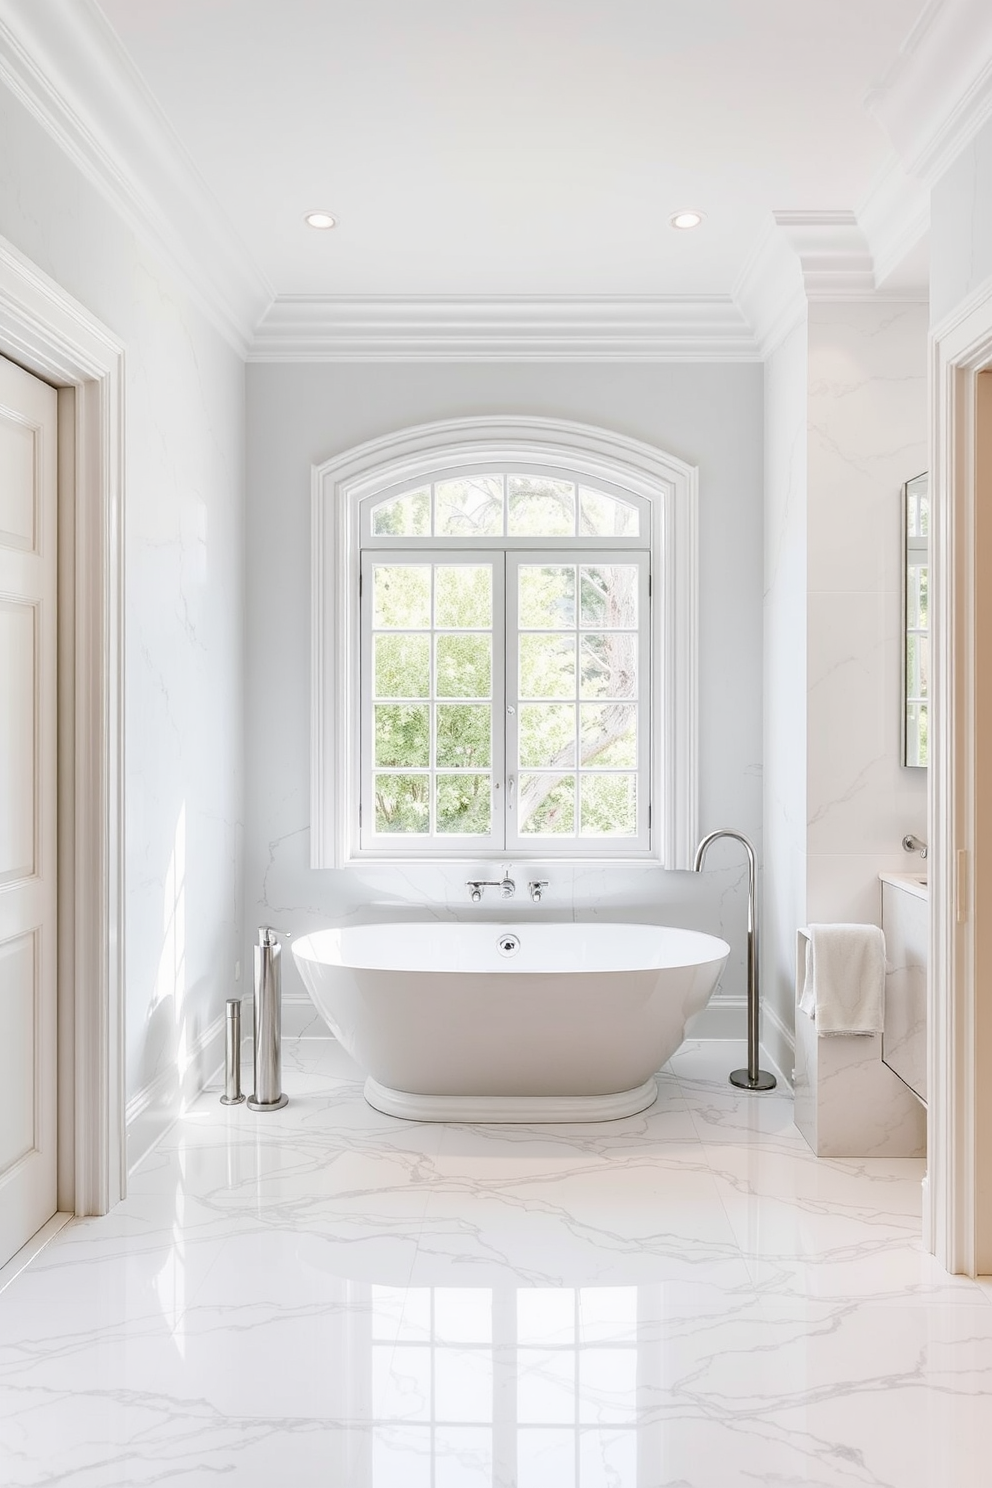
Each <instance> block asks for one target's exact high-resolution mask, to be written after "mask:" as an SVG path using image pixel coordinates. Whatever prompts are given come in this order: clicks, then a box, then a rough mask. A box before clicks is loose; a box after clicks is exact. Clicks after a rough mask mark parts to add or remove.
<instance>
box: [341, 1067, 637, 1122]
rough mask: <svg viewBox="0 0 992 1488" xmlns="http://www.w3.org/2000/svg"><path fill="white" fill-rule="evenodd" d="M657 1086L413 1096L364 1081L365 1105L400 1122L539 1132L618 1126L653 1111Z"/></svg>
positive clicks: (377, 1082)
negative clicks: (517, 1126)
mask: <svg viewBox="0 0 992 1488" xmlns="http://www.w3.org/2000/svg"><path fill="white" fill-rule="evenodd" d="M657 1096H658V1086H657V1085H656V1083H655V1080H654V1076H652V1077H651V1079H649V1080H645V1081H644V1084H643V1085H638V1086H637V1088H636V1089H634V1090H619V1091H617V1092H616V1093H615V1094H613V1095H413V1094H411V1092H410V1091H408V1090H393V1089H391V1088H390V1086H388V1085H380V1084H379V1081H378V1080H373V1078H372V1076H371V1075H369V1077H368V1079H367V1080H366V1081H365V1099H366V1100H367V1101H368V1103H369V1105H370V1106H374V1107H375V1109H376V1110H377V1111H383V1112H385V1114H386V1115H387V1116H401V1117H402V1118H403V1119H404V1120H405V1121H451V1122H454V1123H455V1124H460V1123H464V1122H481V1123H485V1124H486V1125H487V1126H488V1125H489V1124H491V1123H494V1122H501V1121H507V1122H513V1121H516V1122H522V1123H525V1124H526V1125H528V1126H531V1125H533V1126H543V1125H544V1124H545V1123H547V1122H559V1121H578V1122H582V1121H618V1120H619V1119H620V1118H621V1117H622V1116H635V1115H636V1114H637V1112H638V1111H644V1110H646V1109H647V1108H648V1106H651V1105H654V1102H655V1100H656V1099H657Z"/></svg>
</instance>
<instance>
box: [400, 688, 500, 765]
mask: <svg viewBox="0 0 992 1488" xmlns="http://www.w3.org/2000/svg"><path fill="white" fill-rule="evenodd" d="M490 719H491V709H490V708H489V706H488V704H485V703H483V704H479V703H454V704H452V703H439V704H438V709H437V762H438V764H439V765H444V766H446V767H447V768H448V769H460V770H466V769H476V770H477V769H479V768H480V766H488V765H490V764H491V763H492V759H491V752H490ZM402 763H403V764H407V763H410V764H413V763H416V762H415V761H413V760H410V761H406V760H404V761H402ZM424 763H425V764H426V763H427V762H426V760H425V761H424Z"/></svg>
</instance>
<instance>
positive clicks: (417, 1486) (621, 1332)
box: [353, 1286, 660, 1488]
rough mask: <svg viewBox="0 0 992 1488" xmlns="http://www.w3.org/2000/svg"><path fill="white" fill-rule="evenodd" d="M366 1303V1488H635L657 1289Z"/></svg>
mask: <svg viewBox="0 0 992 1488" xmlns="http://www.w3.org/2000/svg"><path fill="white" fill-rule="evenodd" d="M359 1290H362V1291H367V1293H368V1306H367V1311H366V1312H364V1319H363V1321H364V1323H365V1326H364V1328H362V1327H359V1328H358V1329H356V1330H355V1332H354V1333H353V1337H354V1339H355V1345H356V1347H355V1354H354V1369H355V1378H356V1381H363V1382H364V1383H365V1389H366V1390H367V1395H368V1403H369V1419H370V1422H371V1425H372V1431H371V1440H370V1441H369V1443H368V1450H369V1454H370V1461H369V1462H368V1463H367V1464H366V1466H367V1477H366V1479H365V1481H366V1482H367V1483H368V1484H369V1488H421V1485H422V1488H449V1485H450V1488H470V1485H471V1488H475V1485H478V1488H482V1485H490V1484H493V1483H500V1484H502V1483H513V1484H516V1485H517V1488H634V1485H635V1484H637V1482H638V1475H637V1453H638V1437H637V1424H638V1387H639V1384H640V1385H642V1386H643V1385H646V1384H647V1383H648V1376H649V1373H650V1369H651V1350H650V1349H649V1348H647V1347H646V1346H645V1345H643V1344H642V1342H641V1339H640V1336H639V1330H638V1312H639V1308H638V1293H639V1291H641V1290H647V1289H641V1288H637V1287H632V1286H617V1287H580V1288H561V1289H558V1288H533V1289H521V1290H517V1289H512V1288H500V1289H494V1288H484V1287H479V1288H462V1289H456V1288H451V1287H410V1288H407V1289H402V1288H395V1287H381V1286H372V1287H370V1288H367V1289H364V1288H363V1289H357V1288H356V1296H355V1302H356V1303H357V1304H359V1306H360V1298H359V1296H358V1295H357V1292H358V1291H359ZM362 1300H364V1299H362ZM363 1335H364V1336H363ZM658 1383H660V1382H658ZM359 1389H361V1385H360V1384H359Z"/></svg>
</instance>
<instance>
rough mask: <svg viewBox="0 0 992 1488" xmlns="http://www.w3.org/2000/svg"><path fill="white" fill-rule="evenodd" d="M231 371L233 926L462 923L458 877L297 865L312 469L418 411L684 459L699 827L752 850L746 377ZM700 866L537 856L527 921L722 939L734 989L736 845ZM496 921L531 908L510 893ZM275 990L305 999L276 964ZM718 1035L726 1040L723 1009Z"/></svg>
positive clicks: (756, 464)
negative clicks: (537, 423) (243, 646)
mask: <svg viewBox="0 0 992 1488" xmlns="http://www.w3.org/2000/svg"><path fill="white" fill-rule="evenodd" d="M247 380H248V401H247V418H248V565H247V583H248V710H247V717H248V737H247V771H248V800H249V803H250V810H249V818H248V824H247V874H248V883H249V890H248V896H247V901H248V911H247V912H248V915H249V924H250V921H251V919H252V918H254V920H255V921H256V923H263V922H265V921H267V920H270V921H271V922H272V923H273V924H275V925H277V926H282V927H284V928H286V929H289V930H292V931H295V932H297V933H300V932H304V931H307V930H309V929H312V928H317V927H319V926H321V925H326V924H328V923H329V922H330V921H332V920H337V919H341V918H343V917H347V916H354V917H356V918H369V917H372V916H374V915H376V914H386V913H389V912H390V911H391V910H392V912H394V913H395V911H396V909H403V908H405V907H407V906H417V907H419V910H420V912H423V913H448V912H451V913H458V914H466V913H472V914H476V915H477V914H478V913H479V912H480V911H479V910H475V909H473V908H472V906H470V905H469V904H468V902H467V894H466V890H465V886H464V880H465V878H466V877H467V876H468V875H467V873H466V870H465V868H464V867H462V868H460V869H457V868H444V867H440V866H439V867H437V868H429V869H426V870H425V869H416V870H413V869H410V870H401V869H396V868H385V867H383V868H375V869H369V870H361V871H357V870H353V869H352V870H345V871H343V872H333V871H321V872H315V871H312V870H311V869H310V868H309V866H308V864H309V825H308V824H309V810H310V806H309V776H308V768H309V761H308V749H309V602H310V596H309V561H310V525H309V524H310V469H311V465H312V464H315V463H319V462H321V461H323V460H325V459H327V458H329V457H330V456H331V455H333V454H336V453H339V452H341V451H343V450H346V449H348V448H349V447H351V446H352V445H355V444H358V443H360V442H361V441H363V440H366V439H370V438H373V437H374V436H377V435H381V434H385V433H386V432H388V431H390V430H394V429H399V428H403V427H407V426H409V425H413V424H419V423H425V422H428V421H431V420H436V419H443V418H455V417H459V416H466V415H472V414H475V415H478V414H485V413H493V412H504V413H525V414H528V415H539V416H541V415H543V416H546V417H557V418H568V419H575V420H578V421H580V422H584V423H590V424H597V425H601V426H605V427H607V428H613V429H618V430H620V431H622V432H623V433H625V434H629V435H633V436H634V437H636V438H638V439H642V440H646V441H648V442H650V443H653V444H656V445H658V446H660V447H661V448H663V449H665V450H667V451H669V452H670V453H672V454H674V455H677V456H678V457H679V458H681V459H683V460H686V461H688V462H689V463H692V464H698V466H699V488H700V550H701V555H702V562H701V568H702V573H701V584H700V614H701V634H700V656H701V666H700V670H701V685H700V737H701V759H700V778H701V794H700V827H701V830H703V831H706V830H709V829H711V828H713V827H716V826H721V825H723V826H732V827H737V828H738V829H740V830H742V831H744V832H746V833H747V834H748V835H750V836H751V837H753V838H754V840H755V842H756V844H757V845H758V847H759V850H760V834H761V543H762V538H761V446H762V427H761V420H762V414H761V408H762V374H761V368H760V367H759V366H755V365H734V366H728V365H700V364H693V365H686V366H614V365H600V366H590V365H582V364H569V365H543V364H537V365H533V364H532V365H521V366H508V365H502V364H495V365H493V364H486V365H458V366H452V365H436V364H434V365H425V366H413V365H397V364H390V365H382V366H372V365H367V364H358V365H352V366H345V365H333V364H332V365H314V364H307V365H299V366H294V365H285V364H273V365H266V364H254V365H250V366H249V368H248V373H247ZM711 862H712V865H713V867H714V869H716V870H718V871H714V872H713V873H712V874H711V875H709V876H708V878H707V881H701V880H700V879H697V878H696V877H695V876H694V875H689V874H685V873H665V872H664V871H663V870H661V869H658V868H656V867H648V866H645V867H636V868H630V867H622V866H620V865H612V866H607V867H575V868H570V867H568V865H564V864H553V865H551V866H550V867H549V869H548V871H547V872H545V873H542V874H541V876H542V877H546V878H549V879H550V881H551V888H550V890H549V892H548V897H547V900H546V904H545V906H542V910H546V912H547V913H549V914H552V913H556V914H562V913H564V914H566V915H571V914H573V913H575V914H580V915H611V916H620V917H622V918H629V919H647V918H654V919H657V920H659V921H665V920H668V921H670V922H672V923H677V924H686V925H693V926H698V927H700V928H703V929H709V930H713V931H715V932H717V933H720V932H721V931H725V932H726V934H727V936H728V938H729V939H730V941H731V943H732V946H733V952H734V954H733V958H732V965H731V967H730V968H728V974H727V975H726V977H725V979H724V987H723V991H724V992H725V993H727V994H729V995H732V996H736V997H743V994H744V914H745V909H744V905H745V901H744V897H743V883H744V880H743V874H742V871H741V867H740V851H739V849H736V848H734V847H733V846H732V845H727V844H720V845H719V846H718V848H716V849H714V850H713V854H712V858H711ZM722 865H728V866H726V867H723V866H722ZM528 876H529V875H528V874H527V873H526V872H525V871H524V870H523V868H521V869H520V870H519V871H518V873H517V877H518V879H523V880H526V878H527V877H528ZM483 912H485V913H487V914H489V913H498V912H499V911H498V910H497V909H495V908H492V909H489V908H486V907H485V906H484V907H483ZM515 912H520V913H522V912H529V913H535V912H537V911H536V909H535V907H534V906H532V905H530V904H529V903H524V904H521V902H520V899H519V897H518V900H517V901H516V904H515ZM287 960H288V958H287ZM285 992H286V995H287V997H289V998H290V999H292V997H294V996H298V997H299V996H305V994H303V993H302V990H301V987H300V984H299V982H298V979H297V978H296V974H295V971H293V969H292V966H291V965H289V964H287V967H286V976H285ZM287 1026H288V1027H289V1026H292V1020H291V1018H290V1019H289V1020H288V1022H287ZM733 1026H734V1028H735V1029H736V1030H737V1031H743V1026H744V1025H743V1018H742V1017H741V1016H739V1014H738V1012H737V1010H735V1013H734V1021H733Z"/></svg>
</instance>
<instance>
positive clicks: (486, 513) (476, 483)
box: [434, 475, 503, 537]
mask: <svg viewBox="0 0 992 1488" xmlns="http://www.w3.org/2000/svg"><path fill="white" fill-rule="evenodd" d="M434 506H435V517H434V530H435V532H436V533H437V535H438V536H439V537H498V536H499V535H500V533H502V531H503V477H502V476H501V475H472V476H467V477H466V478H465V479H464V480H452V481H439V482H438V484H437V485H436V486H435V487H434Z"/></svg>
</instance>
